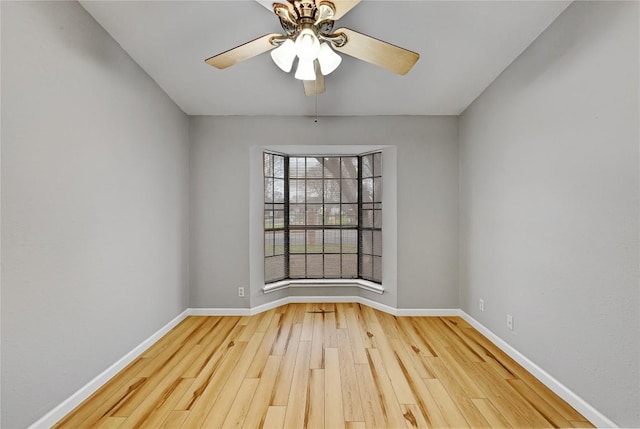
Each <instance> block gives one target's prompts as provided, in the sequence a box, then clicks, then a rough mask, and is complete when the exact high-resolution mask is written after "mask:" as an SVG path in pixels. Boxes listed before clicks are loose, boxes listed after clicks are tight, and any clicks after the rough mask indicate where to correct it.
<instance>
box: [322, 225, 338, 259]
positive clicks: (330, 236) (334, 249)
mask: <svg viewBox="0 0 640 429" xmlns="http://www.w3.org/2000/svg"><path fill="white" fill-rule="evenodd" d="M324 253H340V230H339V229H325V230H324Z"/></svg>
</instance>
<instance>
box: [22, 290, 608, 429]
mask: <svg viewBox="0 0 640 429" xmlns="http://www.w3.org/2000/svg"><path fill="white" fill-rule="evenodd" d="M324 302H326V303H342V302H353V303H359V304H363V305H367V306H369V307H372V308H375V309H376V310H380V311H383V312H385V313H389V314H391V315H394V316H440V317H446V316H460V317H462V318H463V319H464V320H466V321H467V322H468V323H469V324H470V325H471V326H473V327H474V328H475V329H477V330H478V331H479V332H480V333H482V334H483V335H484V336H486V337H487V338H488V339H489V340H490V341H491V342H492V343H493V344H495V345H496V346H497V347H499V348H500V349H501V350H502V351H504V352H505V353H506V354H508V355H509V356H510V357H511V358H513V359H514V360H515V361H516V362H518V363H519V364H520V365H522V367H524V368H525V369H526V370H527V371H529V372H530V373H531V374H533V375H534V376H535V377H536V378H537V379H538V380H540V381H541V382H542V383H543V384H544V385H546V386H547V387H548V388H550V389H551V390H552V391H553V392H555V393H556V394H557V395H558V396H560V397H561V398H562V399H564V400H565V401H567V403H569V404H570V405H571V406H572V407H574V408H575V409H576V410H577V411H578V412H580V413H581V414H582V415H583V416H585V417H586V418H587V419H588V420H589V421H591V423H593V424H595V425H596V426H597V427H602V428H616V427H617V426H616V424H615V423H613V422H612V421H611V420H609V419H608V418H607V417H606V416H604V415H603V414H602V413H600V412H599V411H598V410H596V409H595V408H594V407H592V406H591V405H589V404H588V403H587V402H586V401H584V400H583V399H582V398H580V397H579V396H578V395H576V394H575V393H573V392H572V391H571V390H570V389H568V388H567V387H566V386H565V385H563V384H562V383H560V382H559V381H558V380H556V379H555V378H554V377H552V376H551V375H550V374H549V373H547V372H546V371H544V370H543V369H542V368H540V367H539V366H538V365H536V364H535V363H534V362H533V361H531V360H530V359H528V358H527V357H526V356H524V355H523V354H522V353H520V352H519V351H518V350H516V349H515V348H513V347H512V346H511V345H509V344H508V343H507V342H506V341H504V340H503V339H502V338H500V337H498V336H497V335H496V334H494V333H493V332H491V331H490V330H489V329H487V328H486V327H485V326H484V325H482V324H481V323H480V322H478V321H477V320H475V319H474V318H473V317H471V316H470V315H469V314H467V313H465V312H464V311H462V310H460V309H455V308H451V309H447V308H444V309H421V308H417V309H407V308H399V309H398V308H394V307H391V306H388V305H386V304H381V303H379V302H376V301H372V300H370V299H367V298H363V297H361V296H288V297H285V298H282V299H278V300H275V301H272V302H268V303H266V304H262V305H259V306H256V307H252V308H188V309H186V310H185V311H183V312H182V313H181V314H180V315H178V316H177V317H175V318H174V319H173V320H171V321H170V322H169V323H167V324H166V325H165V326H163V327H162V328H160V329H159V330H158V331H157V332H156V333H154V334H153V335H151V336H150V337H149V338H147V339H146V340H144V341H143V342H142V343H140V344H139V345H138V346H136V347H135V348H134V349H133V350H131V351H130V352H129V353H127V354H126V355H125V356H123V357H122V358H121V359H120V360H118V361H117V362H116V363H114V364H113V365H111V366H110V367H109V368H107V369H106V370H104V371H103V372H102V373H101V374H99V375H98V376H96V377H95V378H94V379H93V380H91V381H90V382H89V383H87V384H86V385H85V386H84V387H82V388H80V389H79V390H78V391H77V392H76V393H74V394H73V395H71V396H70V397H69V398H68V399H66V400H65V401H64V402H62V403H61V404H60V405H58V406H57V407H55V408H54V409H52V410H51V411H49V412H48V413H47V414H45V415H44V416H43V417H42V418H40V419H39V420H38V421H36V422H35V423H33V424H32V425H31V426H29V429H42V428H50V427H51V426H53V425H54V424H55V423H57V422H58V421H59V420H60V419H62V418H63V417H64V416H66V415H67V414H68V413H70V412H71V411H72V410H73V409H74V408H75V407H77V406H78V405H80V404H81V403H82V401H84V400H85V399H87V398H88V397H89V396H91V395H92V394H93V393H94V392H95V391H96V390H98V388H100V387H101V386H102V385H103V384H105V383H106V382H107V381H108V380H110V379H111V378H112V377H113V376H115V375H116V374H117V373H118V372H119V371H121V370H122V369H124V368H125V367H126V366H127V365H128V364H129V363H131V362H133V361H134V360H135V359H136V358H137V357H138V356H139V355H140V354H142V353H143V352H144V351H145V350H146V349H147V348H149V347H150V346H151V345H152V344H154V343H155V342H156V341H158V340H159V339H160V338H161V337H162V336H163V335H164V334H166V333H167V332H169V331H170V330H171V329H172V328H174V327H175V326H176V325H177V324H178V323H180V322H181V321H182V320H184V319H185V318H186V317H187V316H252V315H255V314H259V313H262V312H264V311H268V310H271V309H273V308H277V307H280V306H282V305H285V304H291V303H324Z"/></svg>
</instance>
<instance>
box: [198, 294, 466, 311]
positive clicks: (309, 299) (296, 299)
mask: <svg viewBox="0 0 640 429" xmlns="http://www.w3.org/2000/svg"><path fill="white" fill-rule="evenodd" d="M339 302H353V303H358V304H362V305H366V306H369V307H371V308H375V309H376V310H380V311H383V312H385V313H389V314H391V315H394V316H460V315H461V310H459V309H450V308H443V309H439V308H434V309H424V308H415V309H412V308H406V309H405V308H399V309H398V308H394V307H391V306H389V305H386V304H381V303H379V302H376V301H373V300H370V299H368V298H364V297H361V296H302V295H301V296H287V297H285V298H280V299H277V300H275V301H271V302H268V303H266V304H262V305H258V306H256V307H251V308H190V309H189V315H191V316H253V315H255V314H259V313H262V312H264V311H268V310H271V309H273V308H277V307H280V306H282V305H286V304H298V303H303V304H304V303H339Z"/></svg>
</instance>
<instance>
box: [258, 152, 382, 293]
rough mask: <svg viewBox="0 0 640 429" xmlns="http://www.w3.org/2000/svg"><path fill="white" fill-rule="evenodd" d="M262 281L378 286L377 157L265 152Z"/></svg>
mask: <svg viewBox="0 0 640 429" xmlns="http://www.w3.org/2000/svg"><path fill="white" fill-rule="evenodd" d="M264 204H265V208H264V242H265V248H264V254H265V270H264V271H265V282H266V283H272V282H275V281H279V280H285V279H355V278H362V279H366V280H370V281H373V282H377V283H381V282H382V154H381V153H379V152H377V153H373V154H367V155H362V156H324V157H311V156H288V155H280V154H272V153H264Z"/></svg>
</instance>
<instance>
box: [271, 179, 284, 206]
mask: <svg viewBox="0 0 640 429" xmlns="http://www.w3.org/2000/svg"><path fill="white" fill-rule="evenodd" d="M273 188H274V189H273V201H274V202H276V203H284V179H274V181H273Z"/></svg>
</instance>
